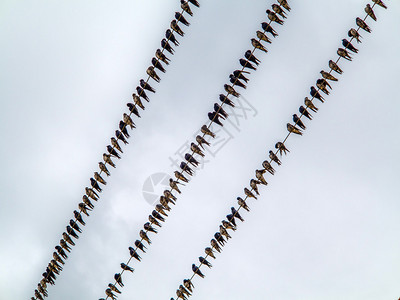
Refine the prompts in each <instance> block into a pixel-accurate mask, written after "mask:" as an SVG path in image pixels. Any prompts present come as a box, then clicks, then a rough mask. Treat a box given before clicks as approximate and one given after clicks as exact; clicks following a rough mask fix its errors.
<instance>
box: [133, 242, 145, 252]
mask: <svg viewBox="0 0 400 300" xmlns="http://www.w3.org/2000/svg"><path fill="white" fill-rule="evenodd" d="M135 246H136V247H137V248H138V249H140V250H142V251H143V252H146V251H144V249H147V248H146V247H145V245H143V243H142V242H141V241H139V240H136V241H135Z"/></svg>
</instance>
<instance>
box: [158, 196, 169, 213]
mask: <svg viewBox="0 0 400 300" xmlns="http://www.w3.org/2000/svg"><path fill="white" fill-rule="evenodd" d="M168 203H169V200H168V198H166V197H165V196H160V204H161V205H162V206H163V207H164V208H165V209H166V210H168V211H170V210H171V207H170V206H169V205H168Z"/></svg>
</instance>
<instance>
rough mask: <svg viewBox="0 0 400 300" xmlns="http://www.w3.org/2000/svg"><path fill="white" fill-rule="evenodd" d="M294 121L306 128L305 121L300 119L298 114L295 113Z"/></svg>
mask: <svg viewBox="0 0 400 300" xmlns="http://www.w3.org/2000/svg"><path fill="white" fill-rule="evenodd" d="M293 122H294V124H295V126H296V125H298V126H299V127H300V128H301V129H303V130H304V129H306V126H305V125H304V123H303V122H302V121H301V120H300V118H299V117H298V115H297V114H294V115H293Z"/></svg>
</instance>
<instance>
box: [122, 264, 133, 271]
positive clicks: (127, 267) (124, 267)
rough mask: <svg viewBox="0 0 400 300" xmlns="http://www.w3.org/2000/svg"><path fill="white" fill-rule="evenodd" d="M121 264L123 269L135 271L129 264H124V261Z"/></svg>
mask: <svg viewBox="0 0 400 300" xmlns="http://www.w3.org/2000/svg"><path fill="white" fill-rule="evenodd" d="M120 266H121V269H122V270H125V271H131V272H132V273H133V271H134V269H133V268H131V267H130V266H128V265H126V264H124V263H121V265H120Z"/></svg>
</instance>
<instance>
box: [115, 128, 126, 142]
mask: <svg viewBox="0 0 400 300" xmlns="http://www.w3.org/2000/svg"><path fill="white" fill-rule="evenodd" d="M115 137H116V138H117V139H119V140H120V141H122V142H123V143H124V144H125V145H126V144H129V143H128V141H127V140H126V139H125V138H124V135H123V134H122V133H121V131H119V130H118V129H117V130H115Z"/></svg>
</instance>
